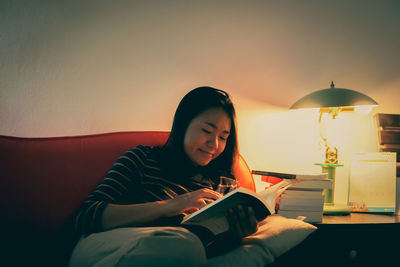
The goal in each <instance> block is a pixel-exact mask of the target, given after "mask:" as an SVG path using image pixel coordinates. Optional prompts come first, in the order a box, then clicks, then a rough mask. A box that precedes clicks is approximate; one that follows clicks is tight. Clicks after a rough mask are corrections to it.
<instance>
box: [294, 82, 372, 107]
mask: <svg viewBox="0 0 400 267" xmlns="http://www.w3.org/2000/svg"><path fill="white" fill-rule="evenodd" d="M361 105H374V106H375V105H378V103H377V102H376V101H375V100H373V99H372V98H370V97H369V96H366V95H364V94H362V93H359V92H357V91H354V90H351V89H345V88H334V87H333V86H332V87H331V88H327V89H322V90H319V91H316V92H313V93H311V94H308V95H306V96H304V97H302V98H300V99H299V100H298V101H297V102H296V103H294V104H293V105H292V106H291V107H290V109H301V108H324V107H326V108H327V107H349V106H361Z"/></svg>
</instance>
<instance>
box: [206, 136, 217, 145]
mask: <svg viewBox="0 0 400 267" xmlns="http://www.w3.org/2000/svg"><path fill="white" fill-rule="evenodd" d="M208 145H209V146H210V147H213V148H215V147H218V136H210V138H209V139H208Z"/></svg>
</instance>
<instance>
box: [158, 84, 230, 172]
mask: <svg viewBox="0 0 400 267" xmlns="http://www.w3.org/2000/svg"><path fill="white" fill-rule="evenodd" d="M210 108H222V109H223V110H224V111H225V112H226V114H227V115H228V116H229V118H230V119H231V129H230V134H229V136H228V139H227V142H226V146H225V149H224V151H223V152H222V153H221V155H219V157H217V158H216V159H214V160H213V161H211V162H210V163H209V164H208V167H209V168H212V169H213V170H214V171H218V172H223V173H226V174H230V175H231V174H232V166H233V164H234V162H235V160H236V159H237V155H238V141H237V128H236V114H235V108H234V106H233V104H232V101H231V99H230V97H229V94H228V93H227V92H225V91H223V90H220V89H216V88H212V87H207V86H205V87H198V88H195V89H193V90H192V91H190V92H189V93H187V94H186V95H185V96H184V97H183V98H182V100H181V102H180V103H179V105H178V108H177V109H176V112H175V116H174V121H173V124H172V129H171V133H170V136H169V138H168V140H167V142H166V144H165V146H164V148H165V149H166V150H167V151H169V152H172V153H173V155H174V156H175V157H177V159H184V160H187V159H188V157H187V156H186V153H185V151H184V147H183V146H184V138H185V134H186V130H187V128H188V126H189V124H190V122H191V121H192V120H193V119H194V118H195V117H197V116H198V115H199V114H200V113H202V112H203V111H205V110H207V109H210Z"/></svg>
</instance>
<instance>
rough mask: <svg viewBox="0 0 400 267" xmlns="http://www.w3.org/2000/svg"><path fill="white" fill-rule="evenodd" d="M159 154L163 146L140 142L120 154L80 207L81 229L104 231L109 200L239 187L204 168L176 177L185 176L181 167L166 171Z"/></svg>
mask: <svg viewBox="0 0 400 267" xmlns="http://www.w3.org/2000/svg"><path fill="white" fill-rule="evenodd" d="M160 155H162V150H161V148H160V147H148V146H137V147H135V148H133V149H130V150H128V151H127V152H125V153H124V154H123V155H122V156H120V157H119V159H118V160H117V161H116V162H115V163H114V165H113V166H112V168H111V169H110V170H109V172H108V174H107V175H106V177H105V179H104V180H103V181H102V182H101V183H100V184H99V185H98V186H97V188H96V189H95V190H94V191H93V192H92V193H91V194H90V195H89V196H88V197H87V198H86V199H85V201H84V203H83V204H82V206H81V207H80V208H79V210H78V211H77V213H76V216H75V228H76V230H77V231H78V233H80V234H90V233H94V232H99V231H101V218H102V214H103V211H104V209H105V207H106V206H107V204H109V203H113V204H122V205H123V204H139V203H147V202H154V201H159V200H167V199H172V198H175V197H176V196H178V195H181V194H184V193H188V192H192V191H195V190H198V189H202V188H208V189H212V190H215V191H217V192H219V193H221V194H226V193H228V192H229V191H231V190H232V189H234V188H236V187H237V180H236V179H234V178H229V177H226V176H219V177H206V175H204V174H202V173H201V172H197V173H196V172H192V173H190V174H188V176H187V177H184V180H179V179H174V178H173V177H181V176H182V173H181V172H180V171H181V170H174V171H173V172H172V173H171V172H167V171H166V170H165V168H163V167H162V166H163V164H162V163H163V161H162V157H161V156H160ZM176 169H178V168H176ZM167 173H169V174H167ZM168 177H170V178H168ZM179 181H181V182H179ZM182 218H183V214H182V215H180V216H175V217H169V218H160V219H159V220H157V221H155V222H153V223H152V224H150V225H149V226H162V225H177V224H179V223H180V221H181V220H182Z"/></svg>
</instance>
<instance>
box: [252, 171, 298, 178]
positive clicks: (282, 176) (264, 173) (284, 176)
mask: <svg viewBox="0 0 400 267" xmlns="http://www.w3.org/2000/svg"><path fill="white" fill-rule="evenodd" d="M252 173H253V174H255V175H262V176H273V177H277V178H281V179H296V175H295V174H288V173H279V172H267V171H256V170H253V171H252Z"/></svg>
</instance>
